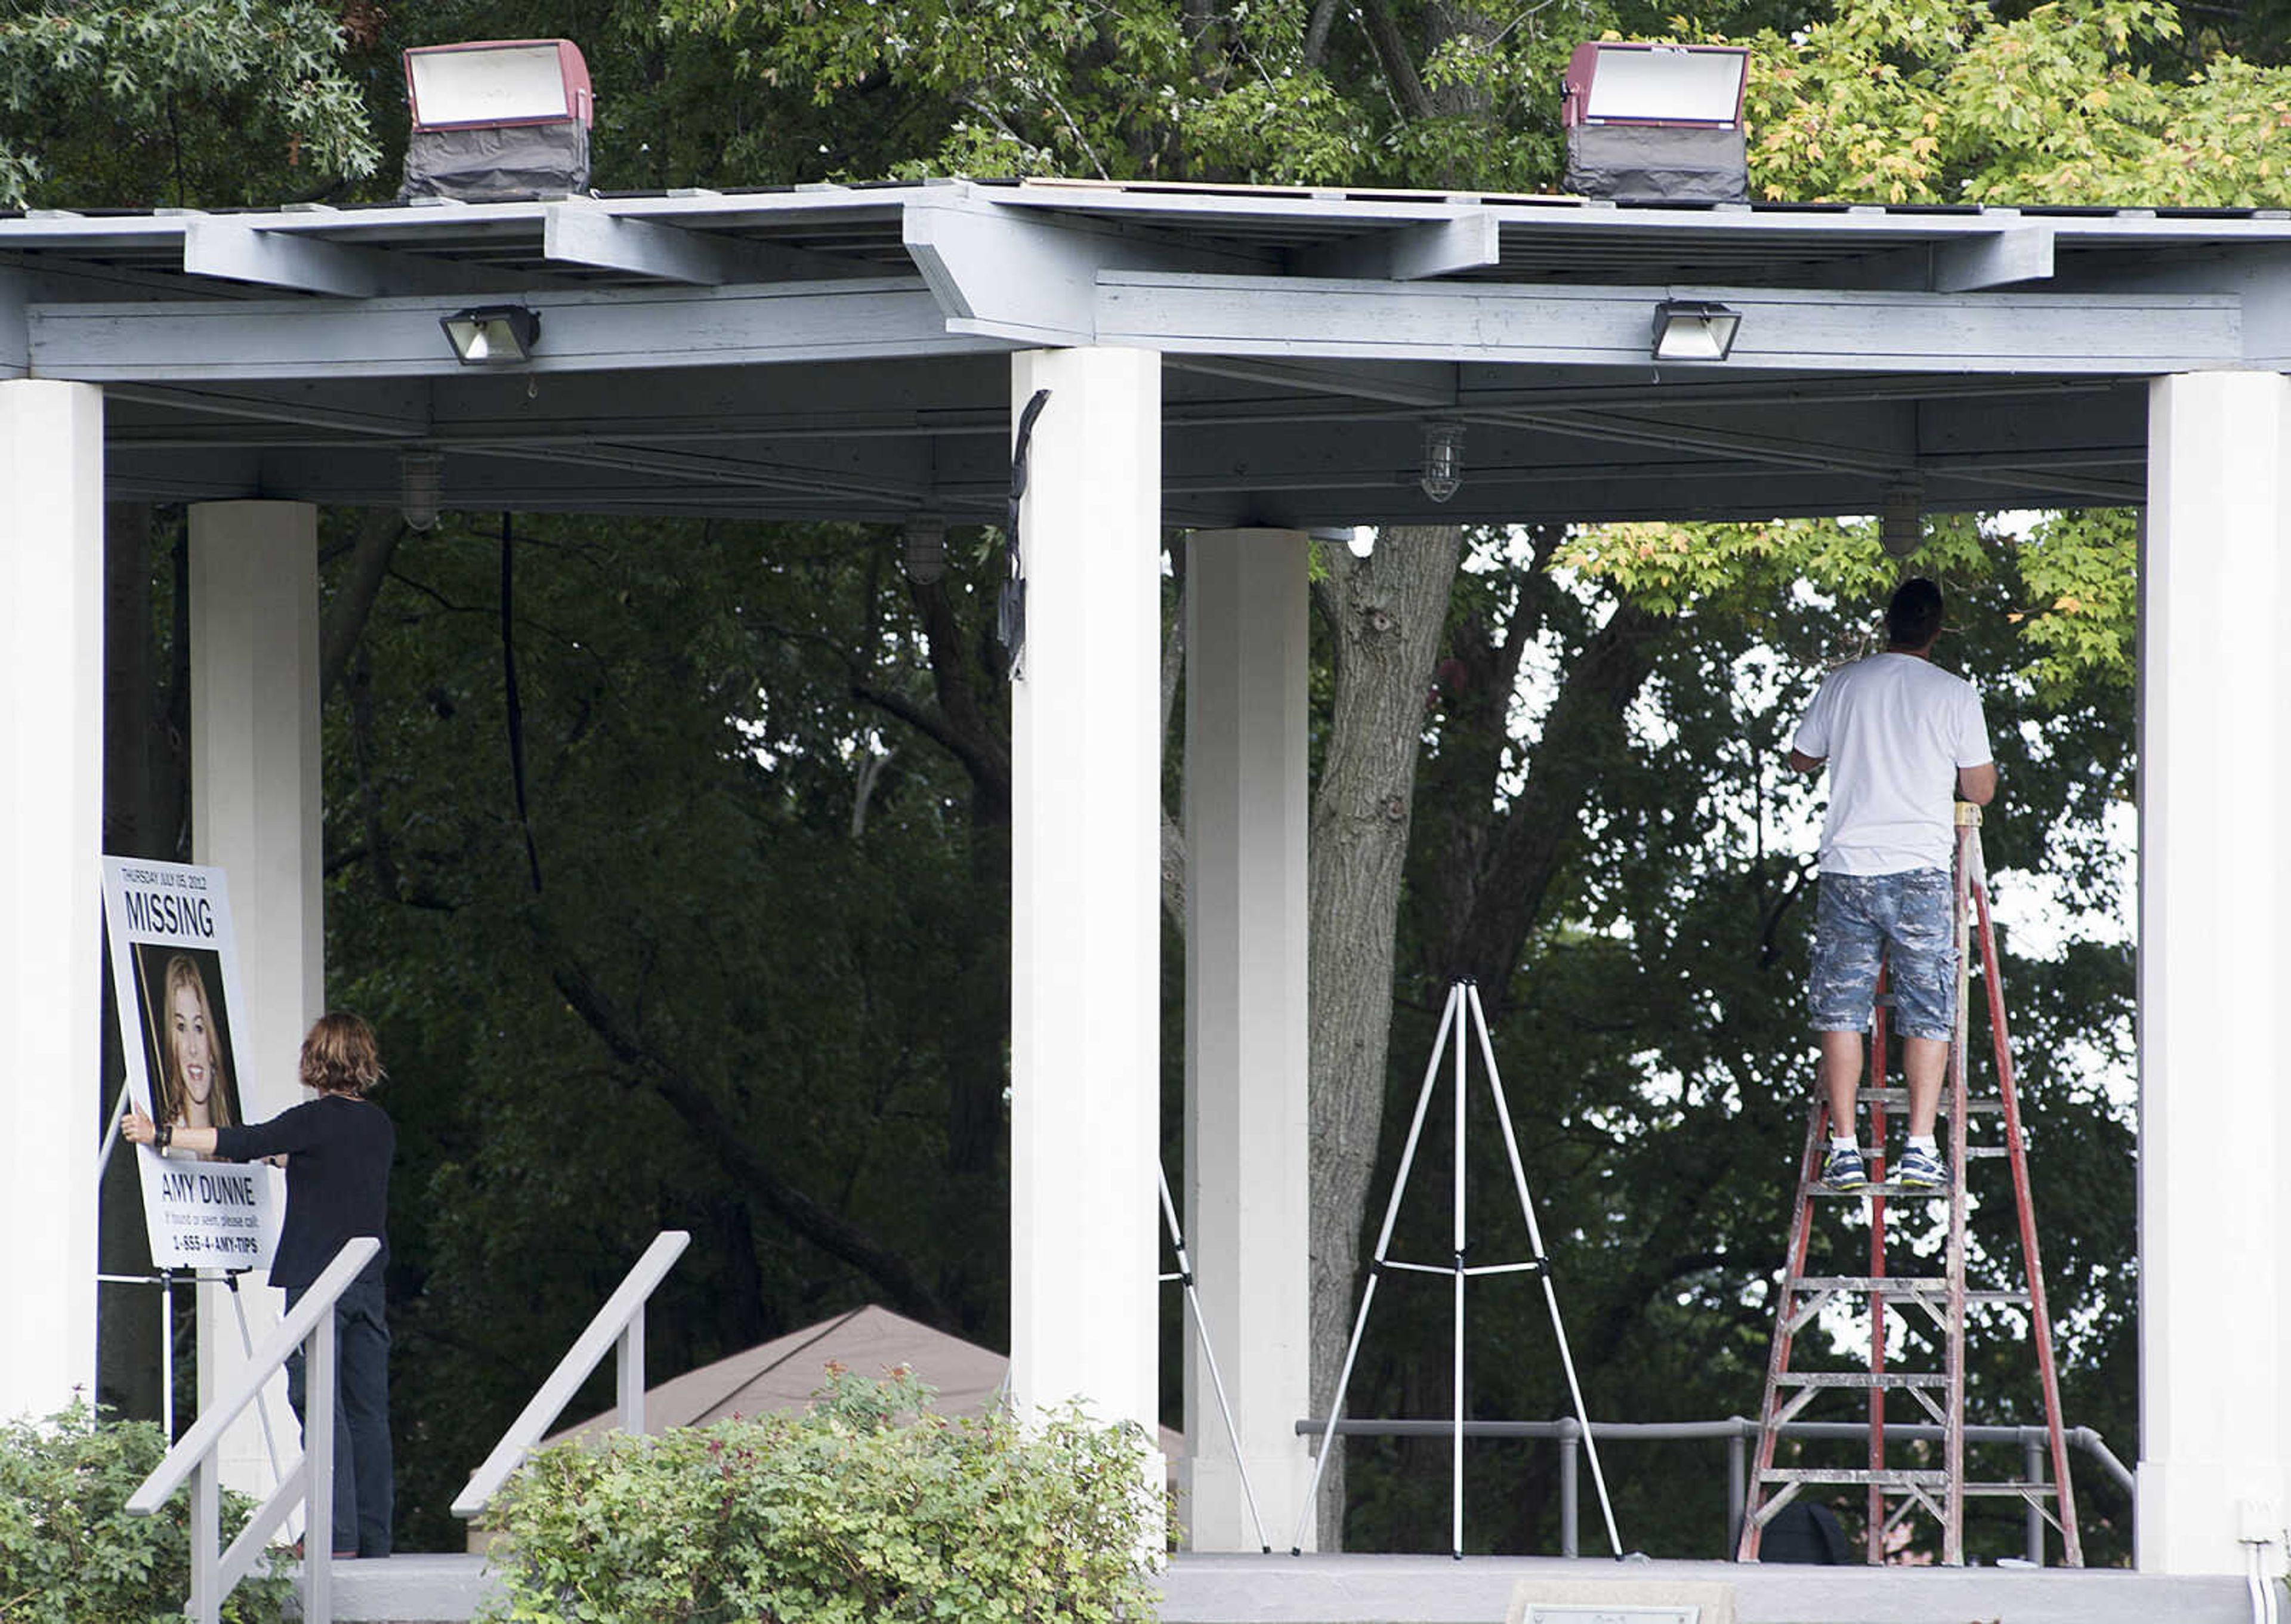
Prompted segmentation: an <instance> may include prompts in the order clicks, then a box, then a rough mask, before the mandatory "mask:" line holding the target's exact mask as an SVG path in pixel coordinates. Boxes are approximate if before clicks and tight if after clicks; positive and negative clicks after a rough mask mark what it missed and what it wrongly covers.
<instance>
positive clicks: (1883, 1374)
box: [1738, 802, 2084, 1567]
mask: <svg viewBox="0 0 2291 1624" xmlns="http://www.w3.org/2000/svg"><path fill="white" fill-rule="evenodd" d="M1956 924H1957V1030H1956V1032H1955V1033H1954V1034H1953V1036H1952V1039H1951V1041H1950V1044H1949V1074H1948V1086H1947V1089H1946V1091H1945V1093H1944V1094H1943V1097H1942V1102H1941V1104H1942V1111H1943V1113H1944V1114H1945V1115H1946V1116H1947V1118H1948V1121H1949V1185H1948V1187H1947V1188H1946V1189H1939V1190H1924V1189H1913V1188H1908V1187H1905V1186H1901V1185H1899V1184H1894V1183H1890V1182H1887V1180H1886V1178H1885V1112H1886V1109H1887V1108H1888V1107H1889V1106H1897V1105H1907V1103H1908V1099H1909V1090H1908V1089H1906V1088H1894V1087H1887V1086H1885V1028H1886V1021H1885V1010H1886V1004H1887V1000H1885V998H1883V997H1881V998H1880V999H1879V1000H1878V1006H1877V1017H1876V1021H1875V1023H1874V1027H1873V1031H1872V1033H1871V1041H1870V1043H1869V1068H1870V1071H1869V1076H1870V1081H1871V1082H1872V1083H1873V1084H1875V1085H1877V1086H1873V1087H1865V1088H1863V1089H1861V1098H1860V1103H1861V1105H1862V1106H1863V1107H1864V1108H1865V1109H1866V1110H1867V1111H1868V1112H1869V1135H1868V1138H1867V1139H1866V1140H1865V1144H1866V1146H1868V1147H1869V1152H1873V1153H1874V1154H1870V1155H1869V1177H1870V1179H1871V1184H1870V1186H1869V1188H1868V1189H1867V1190H1865V1191H1855V1192H1852V1193H1848V1194H1841V1193H1839V1192H1837V1191H1832V1190H1828V1189H1825V1188H1824V1187H1823V1186H1822V1185H1821V1163H1822V1159H1823V1154H1824V1152H1825V1150H1826V1148H1827V1146H1828V1144H1829V1101H1828V1098H1827V1097H1826V1096H1825V1094H1824V1091H1823V1090H1822V1089H1821V1087H1820V1086H1818V1085H1817V1086H1816V1087H1815V1089H1814V1090H1813V1105H1812V1106H1811V1108H1810V1109H1809V1110H1808V1112H1807V1114H1806V1125H1805V1155H1804V1156H1803V1157H1802V1158H1801V1160H1800V1162H1799V1166H1798V1180H1797V1203H1796V1205H1795V1207H1794V1208H1793V1210H1792V1211H1791V1215H1790V1237H1789V1255H1788V1261H1787V1263H1786V1265H1785V1267H1784V1271H1783V1275H1782V1283H1781V1293H1780V1295H1779V1296H1778V1298H1777V1299H1776V1304H1775V1313H1774V1339H1773V1351H1772V1354H1771V1355H1770V1356H1769V1358H1768V1360H1767V1364H1766V1385H1765V1395H1764V1402H1763V1403H1761V1404H1760V1405H1759V1409H1758V1448H1757V1455H1756V1463H1755V1465H1754V1467H1753V1468H1752V1471H1751V1473H1750V1481H1749V1483H1748V1500H1747V1504H1746V1506H1745V1507H1744V1511H1743V1516H1742V1528H1741V1543H1740V1549H1739V1552H1738V1555H1739V1556H1740V1560H1742V1561H1744V1562H1755V1561H1756V1560H1757V1556H1758V1542H1759V1539H1760V1536H1761V1535H1762V1534H1763V1533H1764V1531H1765V1528H1766V1525H1767V1524H1768V1523H1770V1522H1772V1521H1773V1517H1774V1515H1775V1514H1776V1513H1777V1512H1779V1511H1781V1508H1782V1507H1784V1506H1786V1505H1788V1504H1789V1502H1790V1501H1791V1500H1792V1499H1795V1498H1796V1497H1797V1495H1798V1493H1799V1492H1800V1491H1803V1490H1805V1489H1806V1488H1808V1487H1810V1486H1814V1485H1848V1486H1858V1487H1861V1488H1864V1489H1866V1490H1867V1491H1868V1494H1869V1517H1868V1529H1869V1532H1868V1540H1867V1544H1868V1556H1869V1561H1870V1562H1872V1563H1877V1562H1881V1561H1883V1560H1884V1558H1885V1550H1886V1545H1887V1540H1888V1537H1889V1536H1890V1535H1892V1534H1893V1532H1895V1530H1897V1529H1898V1528H1900V1527H1901V1525H1902V1524H1904V1523H1906V1522H1907V1521H1908V1519H1909V1517H1911V1516H1912V1515H1915V1514H1916V1513H1917V1512H1919V1511H1923V1512H1925V1514H1926V1515H1930V1516H1931V1517H1933V1520H1934V1521H1935V1522H1937V1523H1938V1524H1940V1525H1941V1560H1942V1561H1943V1562H1944V1563H1948V1564H1952V1565H1956V1564H1963V1562H1964V1561H1965V1500H1966V1499H1967V1498H1968V1497H1973V1496H2000V1497H2011V1498H2017V1499H2021V1500H2022V1501H2023V1502H2025V1503H2026V1504H2028V1505H2029V1506H2030V1507H2034V1508H2035V1509H2036V1510H2037V1511H2038V1512H2039V1513H2041V1514H2042V1515H2043V1516H2044V1519H2045V1521H2046V1522H2047V1523H2049V1524H2052V1526H2053V1527H2054V1528H2055V1529H2057V1530H2058V1531H2059V1532H2060V1535H2061V1540H2062V1552H2063V1559H2064V1560H2065V1562H2066V1564H2067V1565H2069V1566H2070V1567H2082V1566H2083V1565H2084V1544H2083V1541H2082V1540H2080V1539H2079V1538H2078V1532H2077V1518H2076V1494H2075V1490H2074V1488H2073V1486H2072V1485H2071V1484H2070V1481H2069V1461H2068V1444H2067V1441H2066V1438H2065V1436H2064V1435H2063V1432H2062V1426H2061V1393H2060V1380H2059V1377H2058V1374H2057V1371H2056V1370H2055V1367H2054V1361H2053V1328H2052V1319H2051V1316H2050V1315H2049V1314H2047V1313H2046V1307H2045V1282H2044V1269H2043V1265H2042V1261H2041V1259H2040V1258H2039V1256H2038V1250H2037V1217H2036V1209H2035V1207H2034V1205H2033V1204H2032V1203H2031V1202H2030V1195H2029V1163H2028V1156H2027V1154H2026V1150H2025V1146H2024V1143H2023V1140H2022V1133H2021V1106H2020V1098H2019V1096H2018V1094H2017V1093H2016V1092H2015V1090H2014V1080H2013V1050H2012V1043H2011V1040H2010V1037H2009V1035H2008V1033H2007V1032H2006V1020H2005V984H2004V979H2003V977H2002V976H2001V975H2000V974H1999V972H1998V963H1997V933H1996V929H1995V926H1994V925H1993V923H1992V922H1991V921H1990V915H1989V875H1988V871H1987V869H1986V867H1985V866H1984V864H1983V863H1982V852H1981V808H1978V807H1974V806H1970V805H1966V804H1965V803H1963V802H1960V803H1958V805H1957V862H1956ZM1973 939H1977V941H1978V943H1979V947H1980V953H1981V983H1982V988H1983V990H1984V991H1985V992H1986V993H1988V1004H1989V1027H1990V1036H1991V1038H1992V1039H1993V1040H1994V1043H1995V1048H1996V1057H1997V1070H1996V1080H1997V1092H1996V1093H1995V1094H1994V1095H1986V1094H1984V1095H1980V1096H1975V1095H1973V1094H1971V1093H1970V1091H1969V1090H1968V1089H1967V1087H1966V1079H1965V1072H1966V1065H1965V1056H1966V1051H1967V1042H1966V1037H1967V1033H1968V1030H1969V1025H1970V1022H1969V1014H1970V1010H1969V1005H1970V1000H1969V999H1968V997H1967V996H1966V994H1967V992H1968V985H1967V983H1968V981H1969V978H1970V975H1971V969H1972V964H1971V957H1972V955H1971V953H1970V951H1969V950H1970V948H1971V947H1972V945H1973ZM1879 986H1880V991H1881V992H1882V990H1883V986H1884V983H1883V981H1882V979H1881V981H1880V983H1879ZM1974 1116H1982V1117H1993V1118H1997V1119H1999V1120H2001V1122H2002V1124H2003V1130H2004V1136H2003V1137H2004V1142H2003V1143H2002V1144H2001V1145H1998V1144H1994V1143H1983V1144H1969V1143H1968V1142H1967V1135H1966V1125H1967V1122H1968V1121H1969V1119H1970V1118H1972V1117H1974ZM1865 1154H1867V1153H1865ZM1989 1159H2000V1160H2003V1161H2004V1162H2006V1163H2008V1164H2009V1166H2010V1167H2011V1169H2012V1174H2013V1200H2014V1205H2015V1209H2016V1210H2017V1212H2018V1215H2019V1218H2020V1229H2021V1259H2022V1274H2023V1283H2022V1284H2021V1285H2020V1286H2019V1287H2017V1288H2015V1289H2012V1290H1973V1289H1969V1288H1968V1287H1967V1285H1966V1282H1965V1170H1966V1168H1967V1166H1968V1164H1969V1163H1970V1162H1974V1161H1981V1160H1989ZM1942 1199H1946V1200H1947V1201H1948V1202H1949V1240H1948V1246H1947V1250H1946V1252H1945V1254H1944V1267H1943V1271H1942V1273H1941V1274H1888V1273H1887V1271H1886V1258H1885V1236H1886V1213H1887V1209H1888V1206H1889V1204H1890V1203H1891V1202H1896V1201H1904V1200H1906V1201H1909V1202H1912V1203H1913V1204H1912V1207H1911V1210H1912V1211H1913V1212H1925V1211H1929V1210H1930V1209H1929V1208H1927V1207H1925V1205H1923V1203H1925V1202H1931V1201H1936V1200H1942ZM1825 1201H1828V1202H1840V1201H1852V1202H1866V1203H1867V1206H1868V1210H1869V1273H1868V1274H1807V1273H1806V1258H1807V1255H1808V1252H1809V1250H1810V1249H1811V1245H1812V1242H1813V1213H1814V1210H1815V1208H1816V1206H1817V1205H1818V1204H1819V1203H1821V1202H1825ZM1861 1300H1866V1301H1867V1302H1868V1304H1869V1314H1868V1319H1867V1324H1868V1327H1869V1364H1868V1368H1867V1369H1866V1370H1850V1371H1837V1370H1823V1371H1808V1370H1798V1369H1796V1368H1794V1367H1793V1366H1792V1365H1791V1363H1790V1355H1791V1352H1792V1349H1793V1347H1794V1344H1795V1341H1796V1339H1797V1333H1798V1332H1799V1331H1802V1330H1804V1329H1805V1326H1806V1325H1807V1324H1809V1323H1811V1322H1812V1321H1813V1319H1814V1318H1815V1317H1816V1316H1817V1315H1819V1314H1822V1313H1823V1312H1824V1311H1826V1310H1828V1309H1829V1308H1830V1307H1831V1306H1833V1305H1837V1304H1841V1303H1844V1304H1852V1303H1856V1302H1859V1301H1861ZM1993 1304H2007V1305H2017V1306H2022V1307H2024V1308H2025V1309H2026V1310H2027V1312H2028V1316H2029V1330H2030V1341H2031V1342H2032V1343H2034V1345H2035V1347H2036V1355H2037V1372H2038V1379H2039V1380H2040V1382H2041V1384H2042V1386H2043V1389H2044V1403H2045V1427H2046V1433H2047V1435H2048V1439H2049V1443H2050V1445H2051V1459H2052V1481H2051V1482H2050V1483H2025V1482H2023V1483H1979V1482H1969V1481H1967V1479H1966V1477H1965V1310H1966V1308H1967V1307H1968V1306H1982V1305H1993ZM1888 1307H1892V1308H1893V1309H1894V1310H1896V1311H1897V1312H1903V1313H1908V1312H1911V1311H1921V1312H1923V1313H1924V1314H1926V1315H1927V1316H1929V1317H1930V1319H1931V1320H1932V1322H1933V1325H1934V1326H1935V1328H1936V1329H1937V1330H1938V1331H1940V1332H1941V1348H1942V1361H1941V1369H1939V1370H1917V1371H1911V1370H1894V1369H1889V1368H1887V1365H1886V1362H1885V1310H1886V1309H1887V1308H1888ZM1895 1391H1899V1392H1904V1393H1907V1394H1908V1395H1909V1396H1910V1397H1911V1398H1912V1399H1913V1400H1915V1401H1916V1403H1917V1408H1918V1411H1921V1412H1922V1419H1926V1420H1929V1421H1931V1422H1932V1423H1933V1424H1934V1425H1937V1426H1938V1427H1941V1432H1942V1447H1941V1464H1940V1465H1938V1466H1931V1465H1926V1466H1917V1467H1901V1466H1888V1465H1887V1464H1886V1459H1885V1419H1886V1417H1885V1395H1887V1394H1888V1393H1890V1392H1895ZM1840 1393H1844V1394H1853V1393H1861V1394H1864V1395H1866V1398H1867V1403H1868V1416H1869V1464H1868V1465H1867V1466H1866V1467H1856V1468H1853V1469H1845V1468H1831V1467H1805V1466H1778V1465H1777V1464H1775V1452H1776V1451H1775V1445H1776V1443H1777V1442H1778V1440H1779V1439H1780V1437H1781V1433H1782V1429H1783V1428H1784V1427H1787V1426H1788V1425H1789V1423H1790V1422H1792V1421H1794V1420H1797V1419H1800V1418H1801V1415H1802V1413H1803V1412H1804V1411H1805V1410H1806V1409H1807V1408H1808V1407H1809V1406H1810V1405H1812V1404H1813V1403H1815V1402H1816V1401H1817V1400H1818V1399H1820V1398H1821V1396H1822V1395H1836V1394H1840Z"/></svg>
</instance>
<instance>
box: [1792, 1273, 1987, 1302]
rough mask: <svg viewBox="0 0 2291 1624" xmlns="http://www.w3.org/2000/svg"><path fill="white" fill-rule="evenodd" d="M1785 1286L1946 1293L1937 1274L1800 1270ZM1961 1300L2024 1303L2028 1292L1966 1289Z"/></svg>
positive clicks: (1927, 1294) (1943, 1281)
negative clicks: (1830, 1272) (1833, 1272)
mask: <svg viewBox="0 0 2291 1624" xmlns="http://www.w3.org/2000/svg"><path fill="white" fill-rule="evenodd" d="M1784 1289H1785V1290H1790V1291H1797V1292H1802V1293H1805V1295H1807V1296H1812V1295H1813V1294H1814V1293H1815V1292H1819V1291H1873V1292H1880V1291H1881V1292H1883V1293H1885V1295H1886V1296H1888V1297H1946V1296H1948V1295H1949V1281H1948V1279H1947V1278H1946V1277H1945V1276H1943V1275H1940V1274H1801V1275H1799V1276H1798V1277H1797V1279H1795V1280H1792V1281H1789V1282H1787V1284H1786V1286H1785V1288H1784ZM1965 1301H1966V1302H1968V1303H1982V1304H1988V1305H1990V1306H2014V1305H2019V1306H2024V1307H2025V1306H2027V1304H2028V1301H2029V1293H2028V1292H2027V1291H2026V1290H2018V1291H1975V1290H1967V1291H1966V1292H1965Z"/></svg>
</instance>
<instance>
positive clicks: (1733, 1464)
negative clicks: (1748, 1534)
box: [1726, 1417, 1757, 1552]
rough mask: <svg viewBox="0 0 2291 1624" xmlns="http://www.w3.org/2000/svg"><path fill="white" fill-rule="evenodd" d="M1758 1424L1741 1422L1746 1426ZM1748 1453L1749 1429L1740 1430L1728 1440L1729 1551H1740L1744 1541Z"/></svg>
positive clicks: (1748, 1489)
mask: <svg viewBox="0 0 2291 1624" xmlns="http://www.w3.org/2000/svg"><path fill="white" fill-rule="evenodd" d="M1737 1419H1740V1418H1739V1417H1738V1418H1737ZM1756 1425H1757V1423H1756V1422H1755V1421H1750V1420H1743V1421H1742V1426H1743V1427H1745V1428H1755V1427H1756ZM1749 1452H1750V1451H1749V1435H1748V1432H1747V1431H1738V1432H1736V1433H1734V1434H1733V1435H1732V1436H1731V1437H1729V1438H1728V1439H1727V1440H1726V1548H1727V1550H1728V1551H1730V1552H1732V1551H1735V1550H1739V1549H1740V1548H1741V1543H1742V1507H1744V1506H1745V1505H1747V1504H1748V1501H1749V1498H1750V1461H1749Z"/></svg>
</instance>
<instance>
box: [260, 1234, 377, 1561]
mask: <svg viewBox="0 0 2291 1624" xmlns="http://www.w3.org/2000/svg"><path fill="white" fill-rule="evenodd" d="M305 1290H308V1288H307V1287H296V1286H289V1287H288V1288H287V1289H286V1311H287V1312H288V1313H289V1314H292V1313H293V1311H294V1305H295V1304H296V1303H298V1302H300V1301H301V1300H302V1294H303V1292H304V1291H305ZM302 1400H303V1390H302V1352H301V1349H300V1348H297V1349H296V1350H295V1351H294V1352H293V1354H291V1355H288V1356H287V1360H286V1402H287V1403H291V1404H293V1406H294V1416H295V1419H297V1420H301V1419H303V1414H304V1412H303V1403H302ZM306 1425H307V1423H306ZM391 1494H392V1491H391V1488H390V1326H389V1325H388V1323H385V1321H384V1320H383V1318H382V1281H381V1279H380V1278H379V1273H378V1272H377V1277H376V1278H374V1279H373V1280H364V1279H361V1280H356V1281H353V1282H351V1283H350V1290H347V1291H344V1292H343V1293H342V1296H341V1297H340V1298H336V1299H335V1302H334V1545H333V1547H332V1548H333V1549H334V1550H336V1551H356V1552H357V1553H358V1555H359V1556H389V1555H390V1514H391ZM310 1537H311V1538H315V1537H316V1536H315V1535H312V1536H310Z"/></svg>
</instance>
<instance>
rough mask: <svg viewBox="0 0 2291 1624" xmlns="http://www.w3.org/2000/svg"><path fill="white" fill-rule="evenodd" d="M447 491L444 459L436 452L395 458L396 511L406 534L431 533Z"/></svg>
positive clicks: (399, 455)
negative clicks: (396, 472)
mask: <svg viewBox="0 0 2291 1624" xmlns="http://www.w3.org/2000/svg"><path fill="white" fill-rule="evenodd" d="M445 491H446V458H445V455H444V454H443V453H441V452H436V451H401V452H399V453H398V511H399V513H400V514H401V515H402V516H403V517H404V519H405V520H406V528H408V529H409V530H430V529H434V528H435V527H437V523H438V503H439V502H441V501H442V500H443V499H444V496H445Z"/></svg>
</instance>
